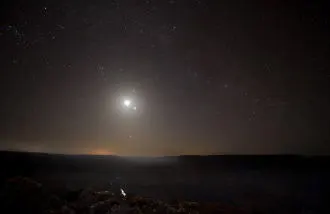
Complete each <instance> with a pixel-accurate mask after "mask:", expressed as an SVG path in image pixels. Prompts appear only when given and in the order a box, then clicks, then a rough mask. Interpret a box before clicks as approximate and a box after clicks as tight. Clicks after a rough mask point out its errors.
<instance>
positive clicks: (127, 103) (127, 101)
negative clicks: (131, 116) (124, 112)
mask: <svg viewBox="0 0 330 214" xmlns="http://www.w3.org/2000/svg"><path fill="white" fill-rule="evenodd" d="M131 103H132V101H130V100H124V105H125V106H126V107H129V106H130V105H131Z"/></svg>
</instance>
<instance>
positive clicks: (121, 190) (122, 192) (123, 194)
mask: <svg viewBox="0 0 330 214" xmlns="http://www.w3.org/2000/svg"><path fill="white" fill-rule="evenodd" d="M120 193H121V195H122V196H124V197H125V196H126V193H125V192H124V190H123V189H120Z"/></svg>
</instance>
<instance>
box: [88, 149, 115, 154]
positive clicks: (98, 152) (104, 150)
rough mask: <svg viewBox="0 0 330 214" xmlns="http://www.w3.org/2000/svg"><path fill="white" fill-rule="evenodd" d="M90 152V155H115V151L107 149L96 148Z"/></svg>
mask: <svg viewBox="0 0 330 214" xmlns="http://www.w3.org/2000/svg"><path fill="white" fill-rule="evenodd" d="M88 154H90V155H113V154H114V153H113V152H111V151H109V150H106V149H95V150H93V151H91V152H89V153H88Z"/></svg>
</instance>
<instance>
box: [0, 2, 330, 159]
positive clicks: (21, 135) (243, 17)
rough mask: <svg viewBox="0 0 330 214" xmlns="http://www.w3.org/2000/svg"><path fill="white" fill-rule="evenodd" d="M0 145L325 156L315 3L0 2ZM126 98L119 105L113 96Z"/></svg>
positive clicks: (328, 124)
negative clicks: (128, 104) (127, 105)
mask: <svg viewBox="0 0 330 214" xmlns="http://www.w3.org/2000/svg"><path fill="white" fill-rule="evenodd" d="M0 8H1V13H0V17H1V19H0V23H1V26H0V27H1V29H0V47H1V51H0V54H1V57H0V71H1V78H0V87H1V89H0V100H1V106H0V150H23V151H32V152H51V153H66V154H118V155H146V156H158V155H161V156H163V155H183V154H199V155H204V154H278V153H285V154H288V153H289V154H292V153H294V154H330V150H329V148H330V146H329V143H330V134H329V130H330V112H329V109H330V93H329V92H330V90H329V85H330V84H329V83H330V71H329V51H330V40H329V38H330V32H329V29H330V26H329V25H330V22H329V17H328V16H327V14H329V13H330V10H329V7H327V5H325V4H321V3H319V2H318V1H306V0H304V1H292V2H291V3H290V1H289V2H288V1H253V3H252V2H251V1H211V0H210V1H206V0H167V1H163V0H157V1H156V0H98V1H80V0H69V1H68V0H58V1H50V0H39V1H37V0H31V1H23V0H21V1H17V0H11V1H4V2H1V7H0ZM123 96H127V97H129V98H130V99H132V100H134V103H135V105H136V107H137V110H136V111H134V112H132V111H127V109H126V110H125V109H124V108H123V106H122V105H121V99H122V97H123Z"/></svg>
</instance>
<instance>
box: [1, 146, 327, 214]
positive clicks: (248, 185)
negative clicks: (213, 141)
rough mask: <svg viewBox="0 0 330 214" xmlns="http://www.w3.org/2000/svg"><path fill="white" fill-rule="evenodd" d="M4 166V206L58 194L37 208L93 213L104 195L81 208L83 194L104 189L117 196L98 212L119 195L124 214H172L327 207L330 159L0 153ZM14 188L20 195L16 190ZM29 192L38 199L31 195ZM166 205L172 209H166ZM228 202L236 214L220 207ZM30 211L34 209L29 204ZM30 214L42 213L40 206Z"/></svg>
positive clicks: (315, 210)
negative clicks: (123, 194) (122, 193)
mask: <svg viewBox="0 0 330 214" xmlns="http://www.w3.org/2000/svg"><path fill="white" fill-rule="evenodd" d="M0 163H1V165H2V169H3V170H2V171H1V176H0V178H1V186H0V188H1V197H3V198H2V203H6V205H3V206H4V207H7V208H8V207H9V208H8V209H13V208H11V207H16V208H19V207H20V206H21V207H22V206H28V207H29V206H30V205H31V206H32V207H35V206H37V204H39V203H41V204H46V205H47V204H48V205H49V203H50V202H49V200H50V199H47V200H48V202H47V203H46V202H44V201H43V200H44V199H45V198H49V197H50V196H54V197H55V198H57V199H54V200H55V202H54V200H53V202H52V203H55V204H56V203H57V204H58V205H56V206H55V207H56V209H55V208H54V209H53V208H50V207H41V208H40V210H42V211H40V212H44V211H45V210H50V209H51V210H53V211H54V212H53V213H56V212H57V213H65V212H66V213H70V212H71V211H72V210H73V211H74V212H75V213H86V212H87V210H89V211H88V213H90V212H91V211H90V209H91V207H90V206H94V205H95V206H96V205H97V203H99V202H100V200H99V199H98V200H96V201H95V200H94V199H93V200H92V199H91V200H92V201H88V202H85V203H86V204H85V205H82V204H81V203H82V202H81V199H79V198H80V197H82V196H81V194H82V192H86V191H92V192H94V193H90V194H91V195H95V194H96V192H102V191H107V192H108V193H109V192H111V194H113V195H112V196H111V197H110V196H109V197H108V196H107V198H106V199H104V200H103V201H105V202H102V203H101V204H102V206H105V207H107V208H106V209H105V210H104V209H103V211H101V212H96V213H112V212H115V211H114V210H113V209H117V208H118V207H117V208H112V206H113V204H112V202H111V203H110V202H109V200H110V201H113V200H117V202H118V203H119V204H121V207H122V208H123V207H126V208H127V210H126V211H127V212H126V211H125V212H122V213H131V212H133V213H153V211H154V209H156V208H155V206H156V205H155V204H159V203H160V204H162V205H157V206H159V207H158V208H157V209H156V211H157V212H158V213H171V212H172V211H173V213H175V212H177V211H178V210H179V211H180V212H182V213H189V212H190V213H194V212H195V213H253V212H255V211H258V212H259V213H303V212H305V213H308V212H311V213H320V212H321V211H322V210H324V209H327V205H326V200H325V198H326V197H325V196H326V195H327V191H326V189H327V186H328V184H329V180H330V179H329V178H330V177H329V173H328V172H329V169H330V164H329V163H330V158H329V157H327V156H295V155H265V156H260V155H259V156H253V155H224V156H215V155H213V156H178V157H159V158H146V157H120V156H100V155H98V156H89V155H60V154H45V153H24V152H6V151H3V152H0ZM8 184H9V185H8ZM26 186H27V187H26ZM41 186H42V191H41V192H40V188H41ZM8 187H10V188H8ZM121 189H123V190H125V191H126V193H127V194H128V195H130V196H132V195H135V196H134V197H138V198H140V199H139V200H142V201H148V204H149V205H145V206H147V207H149V208H148V209H147V210H148V211H146V207H143V206H142V205H141V206H140V205H139V207H138V208H137V207H134V206H133V208H132V207H131V205H129V204H130V202H129V203H128V201H127V200H128V198H126V199H125V200H126V201H123V199H122V198H120V190H121ZM18 190H19V191H18ZM21 190H26V192H25V193H24V191H21ZM17 191H18V192H19V194H18V195H15V194H17ZM21 193H22V194H23V195H20V194H21ZM24 194H25V195H24ZM29 194H32V195H33V194H37V195H38V196H36V199H33V197H32V198H30V197H29V196H28V195H29ZM40 194H41V195H43V194H46V195H43V196H40ZM9 196H10V197H9ZM114 197H117V198H116V199H115V198H114ZM118 197H119V198H118ZM22 198H29V200H30V199H31V200H32V199H33V200H32V201H29V200H27V205H26V204H25V205H22V204H18V205H17V204H16V203H17V201H19V202H22ZM8 200H9V202H8ZM130 200H133V199H132V198H130ZM134 200H137V199H136V198H135V199H134ZM134 200H133V201H134ZM51 201H52V200H51ZM156 201H157V202H156ZM173 201H176V202H175V203H174V202H173ZM109 203H110V204H111V205H109ZM187 203H188V204H189V203H190V204H191V203H193V204H194V203H198V207H199V208H196V209H195V210H194V212H193V211H192V210H191V209H190V208H187V207H185V208H183V207H184V205H179V204H187ZM15 204H16V205H15ZM59 204H60V205H59ZM77 204H80V205H79V206H82V207H83V208H81V209H82V210H83V211H82V210H80V211H79V209H80V208H79V209H78V208H77V207H76V206H78V205H77ZM93 204H94V205H93ZM105 204H107V205H105ZM151 204H153V205H151ZM164 204H166V206H167V208H164V206H165V205H164ZM205 204H208V205H205ZM48 205H47V206H48ZM195 205H196V204H195ZM49 206H50V205H49ZM52 206H53V205H52ZM116 206H117V205H116ZM207 206H210V207H213V208H214V210H213V211H210V210H209V211H205V210H208V209H211V208H210V207H209V208H206V207H207ZM150 207H152V208H150ZM168 207H172V208H173V207H175V208H173V209H172V208H168ZM201 207H203V208H201ZM215 207H217V208H215ZM219 207H222V208H219ZM228 207H231V208H230V209H234V210H236V211H237V212H236V211H235V212H234V211H233V212H230V211H228V212H227V211H226V212H223V211H221V212H220V211H219V209H220V210H221V209H222V210H224V209H227V208H228ZM126 208H125V209H126ZM213 208H212V209H213ZM25 209H32V210H34V208H31V207H30V208H25ZM63 209H66V211H63ZM68 210H69V211H68ZM70 210H71V211H70ZM169 210H170V211H169ZM183 210H184V211H183ZM189 210H190V211H189ZM243 210H244V212H243ZM55 211H56V212H55ZM117 211H118V209H117ZM117 211H116V212H117ZM188 211H189V212H188ZM33 212H35V213H37V211H35V210H34V211H33ZM93 212H94V211H93ZM322 213H323V211H322Z"/></svg>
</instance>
